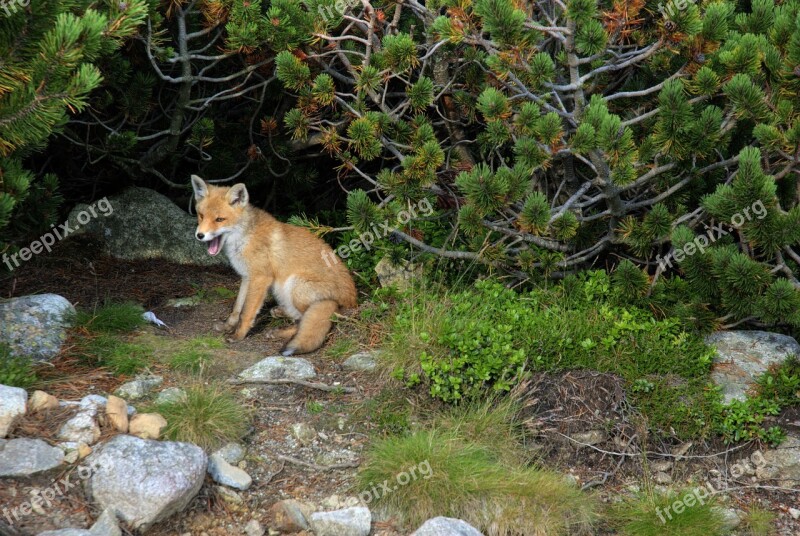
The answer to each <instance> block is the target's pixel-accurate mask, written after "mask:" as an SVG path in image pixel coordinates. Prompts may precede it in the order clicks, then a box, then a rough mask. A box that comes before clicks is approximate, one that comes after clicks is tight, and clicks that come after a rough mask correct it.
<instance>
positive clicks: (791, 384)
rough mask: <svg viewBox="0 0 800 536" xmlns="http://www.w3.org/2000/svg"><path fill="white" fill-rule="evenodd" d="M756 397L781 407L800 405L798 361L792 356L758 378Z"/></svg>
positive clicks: (799, 370) (799, 369)
mask: <svg viewBox="0 0 800 536" xmlns="http://www.w3.org/2000/svg"><path fill="white" fill-rule="evenodd" d="M756 384H757V386H758V396H759V397H760V398H763V399H765V400H774V401H775V402H777V403H778V404H780V405H781V406H782V407H783V406H796V405H798V404H800V360H798V358H797V356H792V357H790V358H789V359H787V360H786V361H785V362H784V363H782V364H781V365H779V366H777V367H773V368H771V369H770V370H768V371H767V372H766V373H764V374H763V375H762V376H761V377H759V378H758V381H757V382H756Z"/></svg>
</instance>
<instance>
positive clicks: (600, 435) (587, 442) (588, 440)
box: [570, 430, 608, 447]
mask: <svg viewBox="0 0 800 536" xmlns="http://www.w3.org/2000/svg"><path fill="white" fill-rule="evenodd" d="M570 437H571V438H572V439H573V440H574V441H575V442H576V443H580V445H577V446H578V447H585V446H592V445H598V444H600V443H603V442H604V441H606V440H607V439H608V434H607V433H605V431H603V430H589V431H588V432H578V433H576V434H572V435H571V436H570Z"/></svg>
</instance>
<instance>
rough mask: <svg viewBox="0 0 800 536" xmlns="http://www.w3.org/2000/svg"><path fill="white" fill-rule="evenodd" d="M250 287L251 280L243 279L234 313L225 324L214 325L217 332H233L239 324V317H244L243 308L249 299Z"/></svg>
mask: <svg viewBox="0 0 800 536" xmlns="http://www.w3.org/2000/svg"><path fill="white" fill-rule="evenodd" d="M249 285H250V279H249V278H246V277H243V278H242V281H241V283H239V294H238V295H237V296H236V303H235V304H234V306H233V311H232V312H231V314H230V316H228V319H227V320H225V322H216V323H215V324H214V329H215V330H217V331H224V332H228V331H233V329H234V328H235V327H236V325H237V324H238V323H239V317H240V316H241V315H242V308H243V307H244V301H245V298H246V297H247V287H248V286H249Z"/></svg>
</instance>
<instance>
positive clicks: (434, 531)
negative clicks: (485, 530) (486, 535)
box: [411, 517, 483, 536]
mask: <svg viewBox="0 0 800 536" xmlns="http://www.w3.org/2000/svg"><path fill="white" fill-rule="evenodd" d="M411 536H483V534H482V533H481V531H479V530H478V529H476V528H475V527H473V526H472V525H470V524H469V523H467V522H466V521H462V520H460V519H454V518H452V517H434V518H433V519H429V520H427V521H426V522H425V523H423V524H422V526H421V527H420V528H418V529H417V530H416V531H414V533H413V534H412V535H411Z"/></svg>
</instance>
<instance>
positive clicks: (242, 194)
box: [228, 183, 250, 207]
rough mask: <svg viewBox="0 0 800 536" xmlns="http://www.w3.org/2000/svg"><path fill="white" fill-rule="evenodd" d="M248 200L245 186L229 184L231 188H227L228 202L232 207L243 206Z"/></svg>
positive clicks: (248, 196) (248, 195)
mask: <svg viewBox="0 0 800 536" xmlns="http://www.w3.org/2000/svg"><path fill="white" fill-rule="evenodd" d="M249 202H250V194H248V193H247V187H246V186H245V185H244V184H242V183H239V184H234V185H233V186H231V189H230V190H228V203H230V204H231V206H232V207H235V206H241V207H243V206H245V205H247V203H249Z"/></svg>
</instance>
